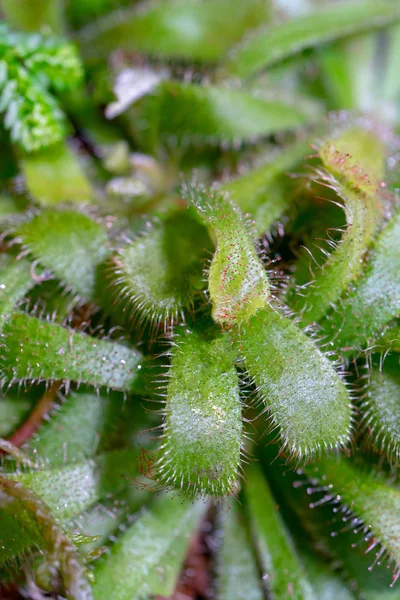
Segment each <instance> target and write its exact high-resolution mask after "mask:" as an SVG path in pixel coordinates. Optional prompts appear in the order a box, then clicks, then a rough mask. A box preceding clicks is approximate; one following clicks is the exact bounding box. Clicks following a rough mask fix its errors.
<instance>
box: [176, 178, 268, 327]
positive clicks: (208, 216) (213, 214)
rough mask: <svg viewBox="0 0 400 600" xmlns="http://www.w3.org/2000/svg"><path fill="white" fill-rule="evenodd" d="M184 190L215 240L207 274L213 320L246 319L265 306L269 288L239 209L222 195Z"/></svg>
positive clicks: (236, 320)
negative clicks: (214, 249)
mask: <svg viewBox="0 0 400 600" xmlns="http://www.w3.org/2000/svg"><path fill="white" fill-rule="evenodd" d="M185 193H186V196H187V198H188V199H189V200H190V201H191V203H192V204H193V205H194V206H195V207H196V209H197V211H198V213H199V214H200V216H201V217H202V218H203V220H204V222H205V223H206V224H207V225H209V227H210V229H211V231H212V234H213V236H214V238H215V240H216V251H215V253H214V256H213V259H212V262H211V267H210V272H209V277H208V289H209V292H210V298H211V301H212V303H213V311H212V316H213V318H214V321H216V322H217V323H220V324H221V325H228V326H231V325H233V323H241V322H244V321H247V320H248V319H249V318H250V317H251V316H252V315H254V314H255V313H256V312H257V311H258V310H259V309H260V308H262V307H263V306H265V304H266V301H267V299H268V297H269V295H270V288H269V283H268V278H267V274H266V272H265V270H264V268H263V266H262V265H261V262H260V260H259V258H258V256H257V253H256V250H255V248H254V245H253V238H252V235H251V233H250V231H249V229H248V227H246V223H245V221H244V220H243V217H242V215H241V212H240V210H239V209H238V208H237V207H236V206H235V205H233V204H231V203H230V202H229V200H228V199H227V198H226V197H225V196H223V195H222V194H217V193H214V192H207V191H206V190H204V189H195V188H188V189H187V190H186V192H185Z"/></svg>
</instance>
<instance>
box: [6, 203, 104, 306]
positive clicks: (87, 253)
mask: <svg viewBox="0 0 400 600" xmlns="http://www.w3.org/2000/svg"><path fill="white" fill-rule="evenodd" d="M13 235H14V236H15V238H16V239H17V241H18V242H20V243H22V244H23V246H24V248H25V249H26V250H28V251H29V253H30V255H31V257H32V258H33V259H35V260H38V261H39V263H40V264H41V265H42V266H43V267H46V268H48V269H50V270H51V272H52V273H54V275H55V276H56V277H57V278H58V279H59V280H60V281H62V282H63V283H64V284H66V285H67V286H68V287H70V288H72V290H74V291H75V292H77V293H78V294H81V295H82V296H83V297H84V298H88V299H91V298H92V296H93V292H94V284H95V276H96V267H97V265H99V264H100V263H101V262H102V261H103V260H104V259H105V257H106V256H107V254H108V253H109V251H110V250H109V243H108V240H107V234H106V232H105V230H104V228H103V227H102V226H101V225H100V224H99V223H96V221H94V220H93V219H90V218H89V217H87V216H86V215H84V214H82V213H78V212H74V211H68V210H46V211H43V212H41V213H39V214H37V215H35V216H34V217H33V218H32V219H30V220H29V221H26V222H25V223H23V224H22V225H19V226H18V227H17V228H16V229H15V230H14V232H13Z"/></svg>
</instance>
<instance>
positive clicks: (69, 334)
mask: <svg viewBox="0 0 400 600" xmlns="http://www.w3.org/2000/svg"><path fill="white" fill-rule="evenodd" d="M2 355H3V356H2V361H1V362H2V370H3V377H5V379H6V380H8V381H29V380H64V379H66V380H71V381H79V382H82V383H88V384H90V385H94V386H96V387H100V386H106V387H109V388H112V389H120V390H129V391H133V390H134V388H135V385H136V383H137V381H138V375H139V373H140V369H141V360H142V356H141V354H140V353H139V352H138V351H137V350H135V349H133V348H128V347H127V346H122V345H121V344H117V343H114V342H108V341H104V340H99V339H96V338H93V337H91V336H89V335H86V334H84V333H80V332H78V331H74V330H72V329H67V328H65V327H61V326H60V325H56V324H54V323H50V322H47V321H41V320H40V319H37V318H35V317H31V316H29V315H26V314H24V313H15V314H14V315H13V316H12V317H11V319H10V320H9V321H7V323H6V324H5V326H4V329H3V335H2Z"/></svg>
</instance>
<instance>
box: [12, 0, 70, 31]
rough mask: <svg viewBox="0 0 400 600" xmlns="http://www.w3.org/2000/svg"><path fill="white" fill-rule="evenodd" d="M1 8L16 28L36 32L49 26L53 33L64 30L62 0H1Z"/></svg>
mask: <svg viewBox="0 0 400 600" xmlns="http://www.w3.org/2000/svg"><path fill="white" fill-rule="evenodd" d="M0 8H1V10H2V12H4V15H5V17H6V18H7V21H8V22H9V23H10V25H11V26H12V27H15V29H20V30H23V31H33V32H36V31H40V29H41V28H42V27H43V26H47V27H50V28H51V30H52V31H53V33H62V32H63V30H64V24H63V18H62V17H63V12H62V10H63V8H62V2H61V0H35V2H34V3H33V2H31V1H30V0H17V1H16V2H14V0H1V2H0Z"/></svg>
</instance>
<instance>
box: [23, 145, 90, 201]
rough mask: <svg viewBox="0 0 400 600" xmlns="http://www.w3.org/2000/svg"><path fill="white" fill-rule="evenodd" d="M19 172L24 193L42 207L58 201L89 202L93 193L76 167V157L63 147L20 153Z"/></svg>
mask: <svg viewBox="0 0 400 600" xmlns="http://www.w3.org/2000/svg"><path fill="white" fill-rule="evenodd" d="M21 169H22V172H23V175H24V177H25V183H26V187H27V190H28V192H29V193H30V194H31V195H32V196H33V198H34V199H35V200H36V201H37V202H39V203H40V204H43V205H44V206H54V205H55V204H60V203H61V202H74V203H75V202H76V203H83V202H91V201H92V200H93V190H92V188H91V185H90V183H89V181H88V180H87V179H86V177H85V174H84V172H83V170H82V166H81V164H79V161H78V156H77V154H76V153H75V152H73V151H72V149H70V148H69V147H68V145H67V144H63V143H61V144H57V145H56V146H54V147H52V148H51V149H45V150H41V151H40V152H35V153H33V154H24V155H23V156H22V158H21Z"/></svg>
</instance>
